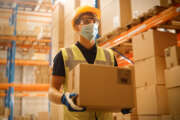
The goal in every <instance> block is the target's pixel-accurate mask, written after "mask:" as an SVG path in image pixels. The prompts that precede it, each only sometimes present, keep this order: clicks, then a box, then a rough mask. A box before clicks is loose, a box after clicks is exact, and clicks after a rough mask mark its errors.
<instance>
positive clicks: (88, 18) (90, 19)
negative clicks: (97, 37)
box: [76, 14, 99, 31]
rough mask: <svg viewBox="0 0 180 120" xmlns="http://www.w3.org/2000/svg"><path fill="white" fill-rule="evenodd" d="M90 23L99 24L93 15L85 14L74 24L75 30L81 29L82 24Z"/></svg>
mask: <svg viewBox="0 0 180 120" xmlns="http://www.w3.org/2000/svg"><path fill="white" fill-rule="evenodd" d="M91 23H97V24H99V20H98V19H97V17H95V16H92V15H86V14H85V15H83V16H81V17H80V19H79V24H78V25H76V27H77V30H78V31H81V29H82V26H83V25H88V24H91Z"/></svg>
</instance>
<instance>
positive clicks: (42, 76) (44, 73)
mask: <svg viewBox="0 0 180 120" xmlns="http://www.w3.org/2000/svg"><path fill="white" fill-rule="evenodd" d="M35 76H36V83H40V84H43V83H44V84H48V83H49V82H50V76H51V73H50V67H49V66H37V67H36V70H35Z"/></svg>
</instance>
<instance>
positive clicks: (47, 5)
mask: <svg viewBox="0 0 180 120" xmlns="http://www.w3.org/2000/svg"><path fill="white" fill-rule="evenodd" d="M0 2H3V3H12V2H15V3H16V4H19V5H32V6H36V5H37V2H28V1H20V0H15V1H14V0H6V1H4V0H0ZM42 5H43V6H44V7H46V8H50V9H52V4H48V3H42Z"/></svg>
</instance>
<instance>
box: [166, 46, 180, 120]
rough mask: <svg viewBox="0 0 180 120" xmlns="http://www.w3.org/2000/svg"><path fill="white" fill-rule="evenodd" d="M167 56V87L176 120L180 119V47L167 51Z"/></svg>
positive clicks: (170, 105)
mask: <svg viewBox="0 0 180 120" xmlns="http://www.w3.org/2000/svg"><path fill="white" fill-rule="evenodd" d="M165 55H166V68H167V69H166V70H165V78H166V87H167V89H168V102H169V110H170V114H171V115H172V116H173V118H174V119H175V120H179V119H180V102H179V101H180V47H177V46H172V47H169V48H167V49H165Z"/></svg>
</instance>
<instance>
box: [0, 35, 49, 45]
mask: <svg viewBox="0 0 180 120" xmlns="http://www.w3.org/2000/svg"><path fill="white" fill-rule="evenodd" d="M0 40H15V41H30V42H45V43H49V42H51V40H50V38H42V39H40V40H38V39H37V37H35V36H3V35H0Z"/></svg>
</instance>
